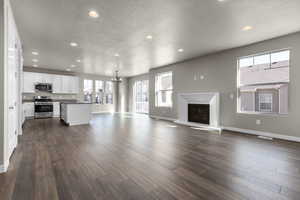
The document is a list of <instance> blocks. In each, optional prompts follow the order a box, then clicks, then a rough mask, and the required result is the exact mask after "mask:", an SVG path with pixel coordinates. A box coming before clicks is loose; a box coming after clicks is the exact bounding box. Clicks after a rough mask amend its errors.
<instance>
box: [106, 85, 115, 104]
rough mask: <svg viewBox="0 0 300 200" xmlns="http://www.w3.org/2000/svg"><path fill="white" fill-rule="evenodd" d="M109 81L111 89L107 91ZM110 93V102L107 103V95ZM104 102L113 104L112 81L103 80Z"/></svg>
mask: <svg viewBox="0 0 300 200" xmlns="http://www.w3.org/2000/svg"><path fill="white" fill-rule="evenodd" d="M108 83H110V84H111V91H109V92H108V91H107V86H106V85H107V84H108ZM109 95H111V102H110V103H108V96H109ZM104 98H105V101H104V104H106V105H113V104H114V83H113V81H105V85H104Z"/></svg>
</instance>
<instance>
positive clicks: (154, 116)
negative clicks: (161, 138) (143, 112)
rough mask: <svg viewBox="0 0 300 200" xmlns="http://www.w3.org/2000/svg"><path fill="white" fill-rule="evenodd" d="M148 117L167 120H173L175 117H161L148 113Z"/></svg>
mask: <svg viewBox="0 0 300 200" xmlns="http://www.w3.org/2000/svg"><path fill="white" fill-rule="evenodd" d="M149 117H150V118H154V119H162V120H167V121H171V122H174V121H175V120H176V119H174V118H169V117H161V116H157V115H149Z"/></svg>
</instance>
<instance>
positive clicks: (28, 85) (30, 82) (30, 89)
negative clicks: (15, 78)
mask: <svg viewBox="0 0 300 200" xmlns="http://www.w3.org/2000/svg"><path fill="white" fill-rule="evenodd" d="M36 81H37V80H36V75H35V73H32V72H24V73H23V92H24V93H34V92H35V89H34V85H35V84H36Z"/></svg>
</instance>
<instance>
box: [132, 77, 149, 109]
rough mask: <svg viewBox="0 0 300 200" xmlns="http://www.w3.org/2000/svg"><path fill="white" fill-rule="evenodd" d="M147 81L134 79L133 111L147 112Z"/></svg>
mask: <svg viewBox="0 0 300 200" xmlns="http://www.w3.org/2000/svg"><path fill="white" fill-rule="evenodd" d="M148 96H149V81H148V80H141V81H136V82H135V83H134V87H133V99H134V111H135V112H137V113H148V112H149V100H148V99H149V98H148Z"/></svg>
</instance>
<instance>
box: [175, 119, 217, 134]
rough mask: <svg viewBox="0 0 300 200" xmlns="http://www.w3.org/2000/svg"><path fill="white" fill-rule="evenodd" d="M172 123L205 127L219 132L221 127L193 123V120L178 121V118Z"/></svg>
mask: <svg viewBox="0 0 300 200" xmlns="http://www.w3.org/2000/svg"><path fill="white" fill-rule="evenodd" d="M174 123H176V124H181V125H185V126H192V127H200V128H207V129H211V130H216V131H219V133H221V132H222V128H220V127H214V126H209V125H206V124H200V123H193V122H184V121H179V120H176V121H174Z"/></svg>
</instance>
